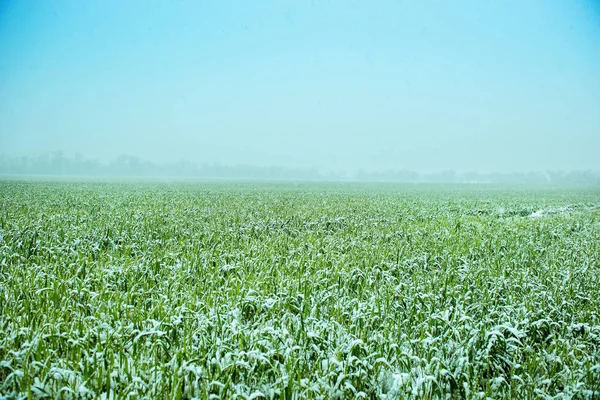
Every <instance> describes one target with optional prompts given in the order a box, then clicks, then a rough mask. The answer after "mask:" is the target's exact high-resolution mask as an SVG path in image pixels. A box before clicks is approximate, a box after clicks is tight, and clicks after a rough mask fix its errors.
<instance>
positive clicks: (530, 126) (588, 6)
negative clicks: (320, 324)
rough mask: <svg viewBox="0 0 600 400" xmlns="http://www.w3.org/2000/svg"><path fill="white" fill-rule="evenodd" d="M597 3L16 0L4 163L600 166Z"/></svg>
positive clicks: (0, 113)
mask: <svg viewBox="0 0 600 400" xmlns="http://www.w3.org/2000/svg"><path fill="white" fill-rule="evenodd" d="M599 48H600V6H599V3H598V2H596V1H591V0H587V1H586V0H574V1H558V0H556V1H554V0H553V1H501V2H481V1H476V0H472V1H456V2H433V1H424V2H421V1H408V2H396V1H378V2H367V1H355V2H326V1H312V2H280V1H273V2H271V1H259V2H241V1H182V2H166V1H163V2H157V1H150V2H117V1H101V2H100V1H97V2H89V1H52V2H33V1H11V0H7V1H3V2H0V155H3V156H4V157H5V158H7V157H8V158H11V159H13V158H14V157H21V156H27V157H38V158H39V157H45V155H51V154H57V153H55V152H57V151H62V152H63V153H60V154H64V155H65V157H71V158H79V159H86V160H88V159H89V160H96V161H97V162H99V163H106V164H108V163H111V162H112V163H113V164H114V163H115V160H118V158H119V156H122V155H128V156H131V157H134V158H138V159H140V160H146V161H148V162H152V163H156V164H169V163H177V162H180V161H181V160H185V161H187V162H189V163H193V164H196V165H214V164H219V165H224V166H231V167H233V166H236V165H246V166H254V167H270V166H279V167H281V168H293V169H303V170H312V169H316V170H318V171H320V172H322V173H329V172H331V171H338V172H339V171H347V172H351V173H355V172H356V171H359V170H361V171H365V172H369V173H371V172H376V171H387V170H410V171H416V172H419V173H438V172H442V171H448V170H454V171H457V172H459V173H461V172H465V171H475V172H478V173H490V172H495V171H497V172H502V173H507V172H522V173H525V172H528V171H561V170H562V171H587V170H591V171H598V170H600V157H598V149H600V73H599V71H600V51H598V49H599Z"/></svg>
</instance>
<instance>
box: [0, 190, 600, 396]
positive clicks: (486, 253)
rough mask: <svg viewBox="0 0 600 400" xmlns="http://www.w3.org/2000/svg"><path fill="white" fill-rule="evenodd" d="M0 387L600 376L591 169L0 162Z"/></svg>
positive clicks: (284, 386) (322, 384) (507, 387)
mask: <svg viewBox="0 0 600 400" xmlns="http://www.w3.org/2000/svg"><path fill="white" fill-rule="evenodd" d="M0 209H1V211H0V360H1V361H0V394H1V395H2V396H3V397H6V398H21V397H40V398H41V397H48V398H76V397H77V398H127V397H134V398H137V397H145V398H200V399H208V398H211V397H212V398H219V397H220V398H236V397H237V398H246V399H250V398H278V399H279V398H281V399H286V398H323V397H325V398H486V397H491V398H538V397H539V398H551V397H562V398H594V397H596V398H597V397H598V396H600V383H599V382H600V321H599V313H600V296H598V294H599V293H600V193H599V192H598V190H587V191H584V190H576V191H570V192H568V191H564V190H558V189H554V190H553V189H547V190H542V189H536V191H527V190H524V189H510V188H501V187H492V186H447V187H444V186H427V185H381V184H362V185H359V184H338V185H336V184H270V183H261V184H257V183H227V184H225V183H210V184H195V185H192V184H187V185H186V184H178V185H170V184H99V183H77V184H76V183H39V182H38V183H32V182H30V183H20V182H0Z"/></svg>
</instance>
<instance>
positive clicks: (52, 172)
mask: <svg viewBox="0 0 600 400" xmlns="http://www.w3.org/2000/svg"><path fill="white" fill-rule="evenodd" d="M0 174H3V175H49V176H81V177H84V176H100V177H103V176H106V177H182V178H186V177H187V178H238V179H292V180H349V181H377V182H447V183H551V184H600V174H599V173H598V172H594V171H590V170H587V171H544V172H540V171H532V172H511V173H478V172H475V171H472V172H462V173H458V172H455V171H451V170H448V171H442V172H436V173H419V172H415V171H410V170H388V171H377V172H365V171H358V172H355V173H348V172H337V173H336V172H331V173H323V172H320V171H319V170H318V169H316V168H305V169H303V168H288V167H278V166H269V167H264V166H254V165H222V164H196V163H193V162H189V161H179V162H172V163H164V164H157V163H153V162H150V161H147V160H143V159H141V158H138V157H135V156H131V155H121V156H118V157H117V158H115V159H113V160H111V161H110V162H108V163H102V162H100V161H97V160H93V159H88V158H85V157H83V156H81V155H75V156H74V157H69V156H66V155H65V154H64V153H63V152H62V151H55V152H52V153H46V154H41V155H30V156H7V155H0Z"/></svg>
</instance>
